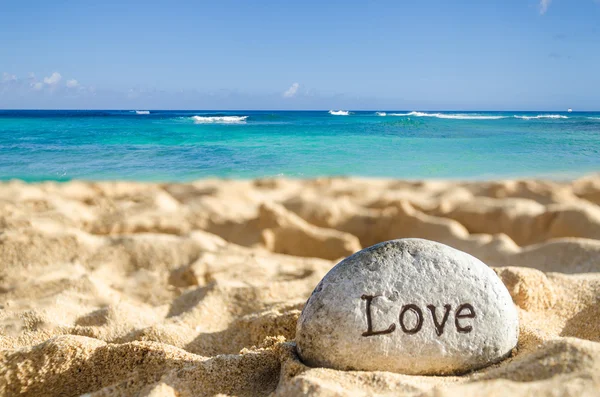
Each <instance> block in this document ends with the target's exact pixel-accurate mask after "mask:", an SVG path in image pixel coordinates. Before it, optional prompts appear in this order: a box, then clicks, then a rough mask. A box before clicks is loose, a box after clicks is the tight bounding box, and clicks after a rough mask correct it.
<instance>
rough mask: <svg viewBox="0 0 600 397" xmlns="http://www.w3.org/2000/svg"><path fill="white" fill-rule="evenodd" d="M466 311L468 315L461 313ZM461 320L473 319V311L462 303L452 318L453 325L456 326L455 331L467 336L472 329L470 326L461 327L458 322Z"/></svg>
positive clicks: (471, 307) (466, 304)
mask: <svg viewBox="0 0 600 397" xmlns="http://www.w3.org/2000/svg"><path fill="white" fill-rule="evenodd" d="M465 310H468V311H469V313H468V314H462V312H463V311H465ZM461 318H475V309H474V308H473V306H471V305H470V304H469V303H463V304H462V305H460V306H459V307H458V309H456V314H455V316H454V325H456V330H457V331H458V332H461V333H463V334H468V333H469V332H471V331H472V330H473V327H472V326H470V325H467V326H464V327H463V326H461V325H460V322H459V320H460V319H461Z"/></svg>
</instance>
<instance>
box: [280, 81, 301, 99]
mask: <svg viewBox="0 0 600 397" xmlns="http://www.w3.org/2000/svg"><path fill="white" fill-rule="evenodd" d="M298 88H300V84H298V83H294V84H292V85H291V86H290V88H288V89H287V90H286V91H285V92H284V93H283V97H284V98H292V97H294V96H296V94H297V93H298Z"/></svg>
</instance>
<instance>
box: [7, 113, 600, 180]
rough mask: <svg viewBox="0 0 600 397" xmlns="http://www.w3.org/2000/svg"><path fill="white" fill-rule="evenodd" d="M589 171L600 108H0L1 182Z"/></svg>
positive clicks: (598, 138)
mask: <svg viewBox="0 0 600 397" xmlns="http://www.w3.org/2000/svg"><path fill="white" fill-rule="evenodd" d="M594 171H600V112H598V113H591V112H587V113H583V112H572V113H567V112H564V113H562V112H411V111H385V112H373V111H357V112H344V111H335V112H327V111H310V112H300V111H299V112H289V111H231V112H230V111H149V112H148V111H15V110H0V180H8V179H22V180H26V181H41V180H70V179H91V180H105V179H128V180H143V181H189V180H193V179H198V178H203V177H228V178H253V177H275V176H285V177H298V178H307V177H316V176H330V175H357V176H371V177H397V178H408V179H417V178H444V179H445V178H451V179H497V178H511V177H531V176H540V177H550V178H568V177H575V176H578V175H582V174H586V173H589V172H594Z"/></svg>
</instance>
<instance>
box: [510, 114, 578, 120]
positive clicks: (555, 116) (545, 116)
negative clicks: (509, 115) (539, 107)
mask: <svg viewBox="0 0 600 397" xmlns="http://www.w3.org/2000/svg"><path fill="white" fill-rule="evenodd" d="M514 117H515V118H516V119H522V120H537V119H568V117H567V116H563V115H561V114H538V115H537V116H517V115H515V116H514Z"/></svg>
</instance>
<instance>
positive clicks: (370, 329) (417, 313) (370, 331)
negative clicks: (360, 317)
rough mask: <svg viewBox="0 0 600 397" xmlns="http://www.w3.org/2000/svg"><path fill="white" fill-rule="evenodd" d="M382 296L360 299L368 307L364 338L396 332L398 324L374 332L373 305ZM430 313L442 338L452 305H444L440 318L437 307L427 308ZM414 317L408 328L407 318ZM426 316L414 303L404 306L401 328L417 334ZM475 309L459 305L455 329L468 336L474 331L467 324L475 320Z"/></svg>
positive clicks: (465, 304)
mask: <svg viewBox="0 0 600 397" xmlns="http://www.w3.org/2000/svg"><path fill="white" fill-rule="evenodd" d="M378 296H380V295H363V296H361V297H360V298H361V299H362V300H365V301H367V307H366V316H367V330H366V331H365V332H363V333H362V336H373V335H385V334H391V333H392V332H394V331H395V330H396V323H392V324H390V325H389V326H388V327H387V329H384V330H381V331H374V329H377V328H378V327H377V326H374V325H373V320H372V318H371V304H372V303H373V299H375V298H377V297H378ZM426 307H427V309H428V310H429V312H430V313H431V319H432V320H433V326H434V327H435V333H436V334H437V336H440V335H442V334H443V333H444V327H445V326H446V322H447V321H448V317H449V315H450V311H451V310H452V307H451V306H450V305H444V311H443V313H441V314H440V315H439V316H438V313H436V311H437V307H435V306H434V305H427V306H426ZM409 313H410V316H412V317H413V318H414V319H415V320H416V323H415V322H414V321H412V322H410V323H409V324H411V325H410V326H407V324H406V322H407V320H406V318H407V317H408V316H409ZM424 317H425V315H424V314H423V310H421V308H420V307H419V306H417V305H415V304H413V303H411V304H408V305H403V306H402V308H401V309H400V315H399V322H400V328H402V332H404V333H405V334H416V333H417V332H419V331H420V330H421V328H422V327H423V321H424ZM475 317H476V315H475V309H474V308H473V306H472V305H471V304H470V303H463V304H461V305H459V306H458V307H457V308H456V310H455V312H454V327H455V328H456V331H458V332H460V333H464V334H468V333H469V332H471V331H472V330H473V326H471V325H469V324H468V323H467V321H468V320H466V319H469V318H475Z"/></svg>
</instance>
